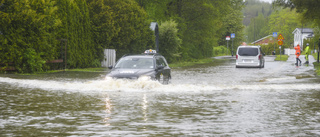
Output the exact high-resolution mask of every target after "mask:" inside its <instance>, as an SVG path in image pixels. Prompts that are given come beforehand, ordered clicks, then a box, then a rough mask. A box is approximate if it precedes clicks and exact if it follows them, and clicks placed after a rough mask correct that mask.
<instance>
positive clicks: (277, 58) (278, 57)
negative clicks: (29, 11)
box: [274, 55, 289, 61]
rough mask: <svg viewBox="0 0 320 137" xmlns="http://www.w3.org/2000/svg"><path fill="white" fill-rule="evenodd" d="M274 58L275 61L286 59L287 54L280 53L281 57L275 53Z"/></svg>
mask: <svg viewBox="0 0 320 137" xmlns="http://www.w3.org/2000/svg"><path fill="white" fill-rule="evenodd" d="M276 56H277V57H276V59H274V60H275V61H287V60H288V58H289V56H288V55H281V58H280V55H276Z"/></svg>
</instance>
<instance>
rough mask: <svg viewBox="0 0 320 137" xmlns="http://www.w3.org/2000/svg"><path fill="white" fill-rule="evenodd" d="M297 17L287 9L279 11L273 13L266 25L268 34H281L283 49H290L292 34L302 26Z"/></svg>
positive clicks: (297, 15)
mask: <svg viewBox="0 0 320 137" xmlns="http://www.w3.org/2000/svg"><path fill="white" fill-rule="evenodd" d="M299 16H300V15H299V14H298V13H296V12H295V11H294V10H293V11H290V10H289V9H280V10H277V11H275V12H273V13H272V14H271V15H270V20H269V23H268V24H269V25H268V27H269V30H268V33H269V34H272V32H278V35H279V34H282V36H283V37H284V38H285V39H284V47H290V45H292V44H293V41H294V35H293V34H292V32H293V31H294V29H296V28H297V27H300V26H302V24H301V21H300V19H299Z"/></svg>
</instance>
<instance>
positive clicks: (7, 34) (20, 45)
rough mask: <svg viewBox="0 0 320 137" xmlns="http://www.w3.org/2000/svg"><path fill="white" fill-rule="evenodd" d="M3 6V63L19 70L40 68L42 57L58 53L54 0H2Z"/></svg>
mask: <svg viewBox="0 0 320 137" xmlns="http://www.w3.org/2000/svg"><path fill="white" fill-rule="evenodd" d="M0 5H1V7H0V45H1V48H0V55H1V56H0V63H4V64H5V65H6V66H8V65H9V64H11V63H12V64H13V66H14V67H15V68H16V69H17V70H18V71H19V72H35V71H41V70H42V69H41V67H42V66H43V60H52V59H54V58H56V57H57V56H58V55H59V54H58V53H59V52H57V50H58V47H57V46H56V45H57V40H56V37H55V32H54V30H56V29H57V27H58V26H60V24H61V22H60V19H59V18H58V17H57V16H56V13H57V7H56V6H55V2H54V1H39V0H29V1H25V0H2V1H1V3H0Z"/></svg>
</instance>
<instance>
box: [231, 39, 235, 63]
mask: <svg viewBox="0 0 320 137" xmlns="http://www.w3.org/2000/svg"><path fill="white" fill-rule="evenodd" d="M235 37H236V34H235V33H231V38H232V57H233V39H234V38H235Z"/></svg>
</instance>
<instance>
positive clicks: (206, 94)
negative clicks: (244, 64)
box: [0, 56, 320, 136]
mask: <svg viewBox="0 0 320 137" xmlns="http://www.w3.org/2000/svg"><path fill="white" fill-rule="evenodd" d="M301 58H303V57H301ZM273 60H274V57H266V64H265V68H263V69H256V68H235V60H234V59H232V58H229V57H221V58H218V59H215V60H214V61H213V62H212V63H210V64H206V65H198V66H194V67H188V68H177V69H173V70H172V80H171V84H169V85H161V84H159V83H158V82H155V81H148V80H136V81H128V80H109V81H106V80H103V76H104V75H105V74H106V73H107V72H60V73H54V74H40V75H32V76H23V75H12V74H1V75H0V136H320V78H319V77H318V76H316V75H315V73H314V69H313V66H312V65H310V66H305V65H303V66H300V67H296V66H294V63H295V58H294V57H293V56H291V57H290V58H289V60H288V61H287V62H279V61H273ZM302 61H303V60H302ZM106 71H107V70H106Z"/></svg>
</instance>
